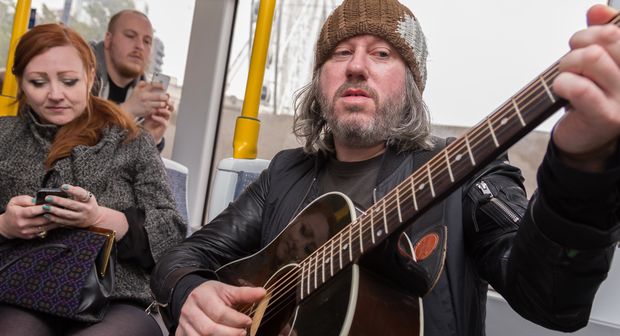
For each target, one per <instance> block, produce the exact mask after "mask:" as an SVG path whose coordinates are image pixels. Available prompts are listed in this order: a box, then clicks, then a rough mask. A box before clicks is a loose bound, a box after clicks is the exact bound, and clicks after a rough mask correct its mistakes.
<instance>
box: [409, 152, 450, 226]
mask: <svg viewBox="0 0 620 336" xmlns="http://www.w3.org/2000/svg"><path fill="white" fill-rule="evenodd" d="M443 155H444V157H445V158H446V166H448V174H450V182H454V175H452V167H451V165H450V158H449V157H448V151H447V150H444V151H443ZM401 222H402V220H401Z"/></svg>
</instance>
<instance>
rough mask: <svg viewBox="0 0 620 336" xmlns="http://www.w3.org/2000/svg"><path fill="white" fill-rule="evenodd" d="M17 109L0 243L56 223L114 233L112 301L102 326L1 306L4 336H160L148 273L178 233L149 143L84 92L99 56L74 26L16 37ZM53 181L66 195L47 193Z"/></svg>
mask: <svg viewBox="0 0 620 336" xmlns="http://www.w3.org/2000/svg"><path fill="white" fill-rule="evenodd" d="M12 71H13V73H14V74H15V76H16V78H17V79H18V82H19V88H20V90H19V97H18V98H19V113H18V116H16V117H3V118H0V190H1V192H0V247H1V246H2V245H3V244H7V242H9V241H11V240H14V239H24V240H34V239H45V236H46V234H47V232H49V231H51V230H54V229H56V228H58V227H59V226H75V227H90V226H98V227H104V228H109V229H113V230H114V231H116V237H117V243H118V245H117V246H118V257H117V261H118V262H117V268H116V278H115V288H114V291H113V293H112V298H113V300H112V303H111V304H110V306H109V308H108V310H107V311H106V314H105V316H104V318H103V320H102V321H101V322H98V323H94V324H88V323H83V322H76V321H73V320H69V319H61V318H57V317H53V316H50V315H46V314H42V313H38V312H35V311H31V310H27V309H23V308H20V307H15V306H11V305H8V304H2V303H0V335H57V334H62V335H70V334H71V335H157V334H158V333H160V330H159V328H158V326H157V323H156V322H155V321H154V320H153V319H152V318H151V317H150V316H148V315H147V314H146V313H145V312H144V309H145V308H146V306H147V305H148V303H149V300H150V297H149V289H148V281H149V272H150V270H151V268H152V267H153V265H154V263H155V261H156V260H158V258H159V257H160V255H161V254H162V253H163V252H164V250H166V249H167V248H169V247H171V246H172V245H174V244H176V243H177V242H179V241H180V240H181V239H182V237H183V236H184V231H185V225H184V223H183V220H182V219H181V217H180V215H179V214H178V212H177V210H176V208H175V203H174V200H173V198H172V194H171V192H170V190H169V188H168V186H167V184H166V175H165V170H164V167H163V164H162V162H161V159H160V157H159V153H158V151H157V149H156V148H155V145H154V143H153V140H152V139H151V138H150V136H149V135H148V134H147V133H145V132H144V131H143V130H142V129H139V128H138V127H137V126H136V125H135V123H134V121H133V120H131V119H130V118H128V117H127V116H126V114H125V113H123V112H122V111H121V110H120V109H119V108H118V107H116V106H115V105H114V104H112V103H109V102H107V101H105V100H102V99H99V98H97V97H94V96H92V95H91V94H90V92H91V87H92V85H93V80H94V75H95V58H94V55H93V54H92V51H91V49H90V47H89V46H88V44H87V43H86V42H85V41H84V40H83V39H82V38H81V37H80V36H79V35H78V34H77V33H76V32H75V31H73V30H71V29H70V28H68V27H65V26H61V25H58V24H46V25H40V26H36V27H34V28H33V29H31V30H30V31H29V32H27V33H26V34H25V35H24V36H23V37H22V38H21V40H20V41H19V44H18V45H17V49H16V51H15V62H14V67H13V69H12ZM46 187H59V188H61V189H63V190H64V191H65V192H66V193H67V194H68V195H69V196H70V197H67V198H63V197H57V196H48V197H47V198H46V199H45V202H46V204H45V205H36V204H34V200H33V197H32V195H34V194H35V192H36V191H37V190H38V189H40V188H46Z"/></svg>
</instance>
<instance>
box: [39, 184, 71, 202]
mask: <svg viewBox="0 0 620 336" xmlns="http://www.w3.org/2000/svg"><path fill="white" fill-rule="evenodd" d="M47 196H58V197H65V198H66V197H67V196H68V195H67V193H66V192H64V191H63V190H62V189H60V188H45V189H40V190H39V191H37V195H36V197H35V200H36V201H35V204H37V205H40V204H45V203H47V202H45V197H47Z"/></svg>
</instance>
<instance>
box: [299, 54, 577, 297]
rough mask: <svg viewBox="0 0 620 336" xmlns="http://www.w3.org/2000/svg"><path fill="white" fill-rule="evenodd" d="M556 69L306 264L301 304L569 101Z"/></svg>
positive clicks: (303, 274) (418, 172)
mask: <svg viewBox="0 0 620 336" xmlns="http://www.w3.org/2000/svg"><path fill="white" fill-rule="evenodd" d="M557 75H558V63H557V62H556V63H554V64H553V65H552V66H551V67H549V68H548V69H547V70H546V71H544V72H543V73H542V74H541V75H540V76H538V77H537V78H536V79H535V80H533V81H532V82H530V83H529V84H528V85H527V86H526V87H524V88H523V89H521V91H519V92H518V93H517V94H516V95H514V96H513V97H511V98H510V99H508V100H507V101H506V102H505V103H504V104H503V105H501V106H500V107H499V108H498V109H497V110H495V112H494V113H492V114H491V115H490V116H488V117H487V118H485V119H484V120H482V121H481V122H480V123H478V124H477V125H476V126H474V127H473V128H471V129H470V130H469V131H468V132H467V133H465V135H463V136H461V137H460V138H459V139H457V140H456V141H454V142H452V143H451V144H450V145H448V146H447V147H446V148H445V149H444V150H442V151H441V152H439V153H438V154H437V155H435V156H434V157H433V158H432V159H431V160H430V161H428V162H427V163H426V164H425V165H423V166H422V167H420V168H419V169H418V170H416V171H415V172H414V173H413V174H412V175H411V176H409V177H408V178H407V179H405V180H404V181H403V182H401V183H400V184H399V185H398V186H397V187H396V188H395V189H393V190H392V191H391V192H390V193H388V194H387V195H386V196H385V197H383V198H382V199H381V200H379V201H378V202H377V203H375V204H374V205H373V206H372V207H370V208H369V209H368V210H367V211H366V212H365V213H364V214H363V215H362V216H360V217H358V218H357V220H355V221H354V222H352V223H351V224H349V225H348V226H346V227H345V228H344V229H342V230H341V231H340V232H339V233H337V234H336V235H334V236H333V237H332V239H330V240H329V241H327V242H326V243H325V244H324V245H323V246H321V247H320V248H318V249H317V250H316V251H314V253H312V254H311V255H310V256H308V257H307V258H306V259H305V260H304V261H303V262H302V263H301V270H302V277H301V279H300V281H301V286H300V291H301V298H302V299H303V297H304V296H306V295H309V294H310V293H312V292H313V291H314V290H315V289H317V288H318V287H320V285H321V284H322V283H324V282H326V281H327V280H329V279H330V278H331V277H332V276H333V275H335V274H336V273H337V272H338V271H340V270H341V269H343V268H345V267H347V266H348V265H349V264H351V263H352V262H353V261H355V260H357V259H358V258H359V257H360V256H362V255H363V254H364V253H365V252H366V251H368V250H370V249H372V248H373V247H374V246H376V245H378V244H380V243H381V242H382V241H383V240H385V239H386V238H387V237H388V236H390V235H392V234H395V233H400V232H402V231H403V230H404V228H406V227H407V224H410V223H411V222H413V221H414V220H415V219H416V218H418V217H419V216H420V215H421V214H422V213H423V212H424V211H425V210H427V209H429V208H430V207H432V206H433V205H434V204H436V203H437V202H439V201H441V200H442V199H444V198H445V197H447V196H448V195H449V194H450V193H451V192H452V191H454V190H455V189H456V188H457V187H459V186H460V185H461V184H463V183H464V182H465V181H467V180H468V179H469V178H470V177H471V176H472V175H473V174H475V172H477V171H479V170H480V169H482V168H483V167H484V166H486V165H487V164H488V163H490V162H491V161H492V160H494V159H495V158H496V157H497V156H499V155H500V154H501V153H503V152H505V151H506V150H507V149H508V148H509V147H510V146H512V145H513V144H514V143H515V142H517V141H518V140H519V139H520V138H522V137H523V136H525V135H526V134H527V133H529V132H530V131H531V130H532V129H534V128H535V127H536V126H538V125H539V124H540V123H541V122H543V121H544V120H545V119H547V118H548V117H549V116H550V115H551V114H553V113H554V112H555V111H557V110H558V109H559V108H561V107H563V106H565V105H566V104H567V101H566V100H564V99H562V98H560V97H558V96H557V95H555V94H554V93H553V92H552V91H551V83H553V80H554V79H555V78H556V77H557Z"/></svg>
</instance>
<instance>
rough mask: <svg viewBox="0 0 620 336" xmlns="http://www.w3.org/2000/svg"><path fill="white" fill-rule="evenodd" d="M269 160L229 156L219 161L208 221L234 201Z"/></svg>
mask: <svg viewBox="0 0 620 336" xmlns="http://www.w3.org/2000/svg"><path fill="white" fill-rule="evenodd" d="M268 165H269V160H263V159H234V158H227V159H223V160H221V161H220V162H219V164H218V166H217V171H216V173H215V179H214V181H213V189H212V190H211V197H210V201H209V208H208V211H207V222H209V221H211V220H212V219H213V218H215V216H217V215H218V214H219V213H220V212H222V210H224V208H226V207H227V206H228V204H229V203H230V202H232V201H234V200H235V199H236V198H237V197H239V195H240V194H241V193H242V192H243V191H244V190H245V188H247V186H248V185H250V183H252V182H254V180H256V179H257V178H258V176H259V175H260V173H261V172H262V171H263V170H264V169H265V168H267V166H268Z"/></svg>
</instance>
